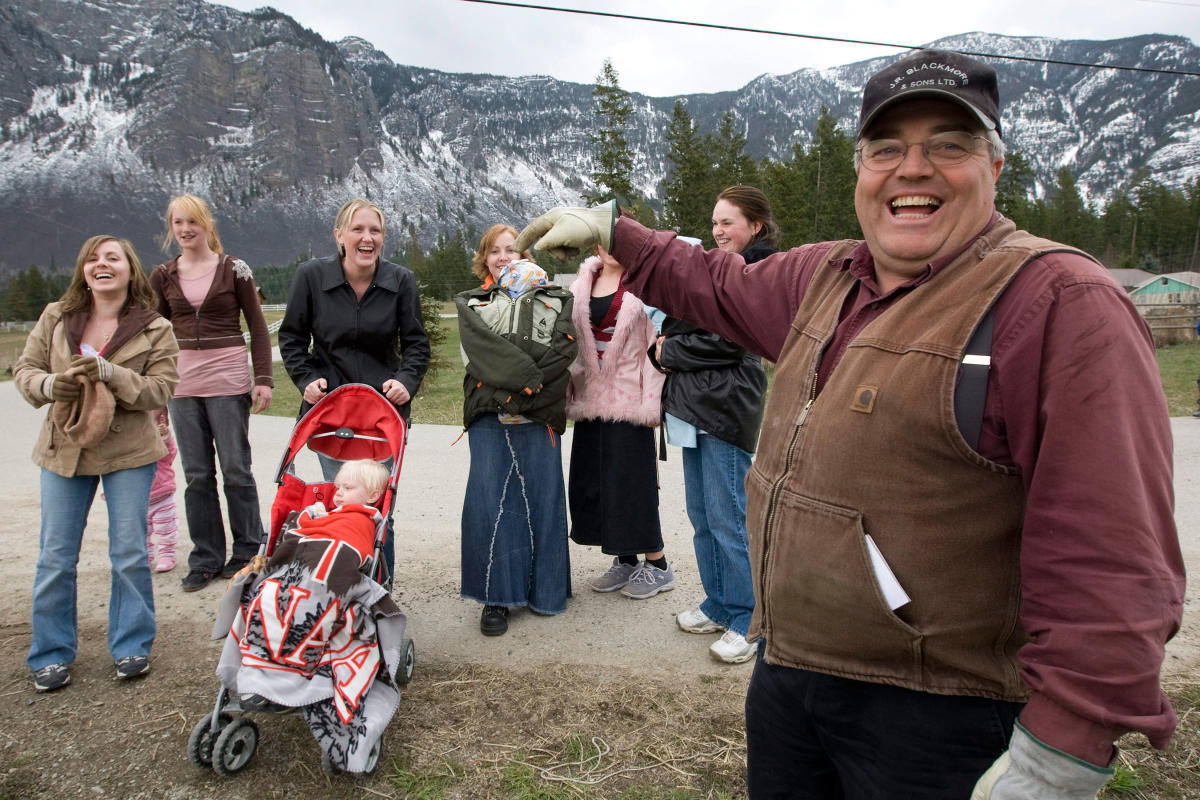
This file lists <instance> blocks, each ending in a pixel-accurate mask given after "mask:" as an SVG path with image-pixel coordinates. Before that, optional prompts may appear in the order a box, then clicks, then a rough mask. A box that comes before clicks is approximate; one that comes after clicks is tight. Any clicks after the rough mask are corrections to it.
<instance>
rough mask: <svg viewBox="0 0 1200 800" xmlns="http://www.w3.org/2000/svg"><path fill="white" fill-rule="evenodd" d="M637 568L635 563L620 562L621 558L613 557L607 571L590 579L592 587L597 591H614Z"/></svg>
mask: <svg viewBox="0 0 1200 800" xmlns="http://www.w3.org/2000/svg"><path fill="white" fill-rule="evenodd" d="M637 568H638V565H637V564H622V563H621V559H619V558H614V559H613V563H612V566H611V567H609V568H608V572H606V573H604V574H603V575H601V576H600V577H599V578H596V579H595V580H593V581H592V589H593V590H594V591H597V592H615V591H616V590H617V589H620V588H621V587H622V586H624V585H625V584H627V583H629V578H630V576H631V575H633V572H634V570H636V569H637Z"/></svg>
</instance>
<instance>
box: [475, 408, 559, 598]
mask: <svg viewBox="0 0 1200 800" xmlns="http://www.w3.org/2000/svg"><path fill="white" fill-rule="evenodd" d="M467 440H468V443H469V446H470V449H471V471H470V474H469V475H468V477H467V493H466V497H465V498H464V499H463V513H462V596H463V597H466V598H469V599H471V600H477V601H479V602H480V603H484V604H485V605H490V606H504V607H506V608H518V607H520V606H526V605H527V606H529V608H530V610H532V611H533V612H535V613H537V614H560V613H562V612H563V611H565V610H566V608H567V598H568V597H570V596H571V558H570V553H569V552H568V548H567V497H566V486H565V484H564V481H563V470H562V439H561V438H559V436H558V434H555V433H553V432H552V431H550V430H549V429H548V428H546V427H545V426H544V425H538V424H537V423H533V422H530V423H526V424H524V425H505V424H503V423H501V422H500V421H499V420H498V419H497V418H496V417H495V416H494V415H489V416H484V417H480V418H479V419H478V420H476V421H475V422H472V423H471V427H470V428H468V429H467Z"/></svg>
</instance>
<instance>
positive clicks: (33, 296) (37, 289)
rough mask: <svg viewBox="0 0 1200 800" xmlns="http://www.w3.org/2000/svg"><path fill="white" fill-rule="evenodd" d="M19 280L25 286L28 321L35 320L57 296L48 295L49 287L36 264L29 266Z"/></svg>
mask: <svg viewBox="0 0 1200 800" xmlns="http://www.w3.org/2000/svg"><path fill="white" fill-rule="evenodd" d="M21 280H22V281H23V282H24V284H25V302H26V303H27V304H28V306H27V307H28V310H29V317H28V319H37V318H38V317H39V316H41V314H42V311H43V309H45V308H46V304H47V303H49V302H51V301H52V300H54V299H56V297H57V295H56V296H54V297H52V296H51V295H50V285H49V284H48V283H46V279H45V278H44V277H43V276H42V271H41V270H40V269H38V266H37V264H33V265H31V266H30V267H29V269H28V270H26V271H25V273H24V275H23V276H22V278H21Z"/></svg>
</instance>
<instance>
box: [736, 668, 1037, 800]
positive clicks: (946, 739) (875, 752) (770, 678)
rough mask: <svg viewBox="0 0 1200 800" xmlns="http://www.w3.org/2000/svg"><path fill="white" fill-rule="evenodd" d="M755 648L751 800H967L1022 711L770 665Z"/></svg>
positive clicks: (750, 695)
mask: <svg viewBox="0 0 1200 800" xmlns="http://www.w3.org/2000/svg"><path fill="white" fill-rule="evenodd" d="M762 651H763V647H762V646H761V645H760V647H759V651H758V661H757V662H756V663H755V665H754V674H753V675H752V676H751V677H750V688H749V689H748V690H747V692H746V751H747V758H746V761H747V764H746V767H747V768H746V779H747V780H746V782H747V786H748V788H749V794H750V798H751V800H765V799H766V798H788V800H897V798H921V800H965V798H968V797H970V796H971V789H972V788H973V787H974V786H975V782H976V781H977V780H979V776H980V775H982V774H983V773H984V771H985V770H987V768H988V767H989V766H991V764H992V762H993V761H994V760H995V759H996V758H997V757H998V756H999V755H1000V754H1001V753H1003V752H1004V751H1005V750H1007V749H1008V740H1009V737H1010V736H1011V735H1012V728H1013V722H1015V721H1016V718H1017V715H1018V714H1019V713H1020V711H1021V707H1022V704H1021V703H1011V702H1005V701H1003V700H989V699H987V698H983V697H966V696H956V695H940V694H928V693H926V692H918V691H914V690H912V689H902V688H900V687H898V686H887V685H884V684H880V683H866V682H864V681H856V680H852V679H850V678H841V677H838V676H836V675H823V674H821V673H819V672H810V671H808V670H804V669H795V668H792V667H782V666H776V665H771V664H768V663H767V662H766V661H764V660H763V656H762Z"/></svg>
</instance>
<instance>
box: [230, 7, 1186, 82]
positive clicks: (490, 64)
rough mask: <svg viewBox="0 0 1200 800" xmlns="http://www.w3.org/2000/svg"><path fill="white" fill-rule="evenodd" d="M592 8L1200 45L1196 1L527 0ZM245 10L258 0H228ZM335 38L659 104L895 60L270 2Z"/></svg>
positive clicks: (403, 60) (713, 19)
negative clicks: (610, 71)
mask: <svg viewBox="0 0 1200 800" xmlns="http://www.w3.org/2000/svg"><path fill="white" fill-rule="evenodd" d="M532 1H533V2H534V3H535V4H537V5H545V6H556V7H562V8H583V9H594V10H599V11H608V12H612V13H618V14H632V15H639V16H650V17H658V18H665V19H678V20H687V21H692V22H704V23H710V24H716V25H728V26H736V27H743V28H757V29H769V30H778V31H785V32H788V33H800V34H809V35H814V36H827V37H836V38H843V39H858V40H866V41H872V42H887V43H892V44H899V45H920V44H924V43H926V42H930V41H933V40H935V39H938V38H940V37H943V36H948V35H952V34H957V33H966V32H970V31H984V32H987V33H1000V34H1006V35H1011V36H1049V37H1053V38H1058V39H1115V38H1121V37H1125V36H1133V35H1136V34H1142V33H1164V34H1174V35H1181V36H1186V37H1187V38H1189V39H1190V40H1192V41H1193V42H1196V41H1197V40H1198V38H1200V0H969V1H968V2H965V3H946V4H941V3H915V4H913V3H898V2H895V0H850V2H830V1H829V0H824V2H819V3H818V2H807V0H590V2H588V1H586V0H532ZM223 4H224V5H229V6H232V7H234V8H238V9H241V10H244V11H248V10H251V9H254V8H258V7H261V6H262V5H264V2H263V1H262V0H225V2H224V3H223ZM271 5H273V6H274V7H275V8H277V9H279V10H280V11H283V12H284V13H286V14H288V15H290V16H291V17H293V18H294V19H295V20H296V21H297V22H299V23H300V24H301V25H303V26H304V27H306V28H311V29H312V30H314V31H316V32H317V33H319V34H320V35H321V36H323V37H324V38H326V39H328V40H330V41H337V40H338V39H341V38H342V37H344V36H352V35H353V36H361V37H362V38H364V39H366V40H368V41H370V42H371V43H372V44H374V45H375V47H377V48H378V49H380V50H382V51H383V52H384V53H386V54H387V55H388V56H389V57H390V58H391V59H392V60H393V61H395V62H396V63H398V64H407V65H410V66H417V67H428V68H431V69H437V70H442V71H445V72H478V73H489V74H493V75H513V76H516V75H551V76H553V77H555V78H560V79H563V80H569V81H576V82H579V83H594V82H595V79H596V76H597V74H598V73H599V72H600V67H601V65H602V63H603V61H604V58H605V57H609V58H611V59H612V61H613V66H615V67H616V69H617V72H618V74H619V75H620V81H621V86H622V87H623V88H625V89H627V90H629V91H634V92H642V93H644V94H649V95H654V96H663V95H674V94H686V93H691V92H716V91H723V90H728V89H737V88H740V87H741V86H744V85H745V84H746V83H747V82H749V81H750V80H751V79H753V78H755V77H757V76H758V75H761V74H763V73H764V72H769V73H774V74H785V73H788V72H793V71H795V70H797V69H801V68H804V67H809V68H823V67H829V66H835V65H839V64H848V63H850V62H853V61H859V60H862V59H866V58H874V57H876V56H883V55H889V54H894V53H897V52H899V51H898V50H897V49H896V48H894V47H892V48H887V47H875V46H869V45H858V44H845V43H835V42H822V41H816V40H812V39H794V38H790V37H781V36H767V35H764V34H751V33H731V32H729V31H712V30H705V29H699V28H691V27H682V26H678V25H666V24H662V23H651V22H635V21H628V20H618V19H609V18H600V17H590V16H581V15H578V14H567V13H561V12H552V11H541V10H532V9H520V8H510V7H501V6H490V5H481V4H478V3H472V2H465V0H337V2H330V0H273V2H272V3H271Z"/></svg>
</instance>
